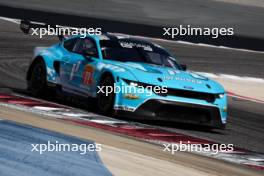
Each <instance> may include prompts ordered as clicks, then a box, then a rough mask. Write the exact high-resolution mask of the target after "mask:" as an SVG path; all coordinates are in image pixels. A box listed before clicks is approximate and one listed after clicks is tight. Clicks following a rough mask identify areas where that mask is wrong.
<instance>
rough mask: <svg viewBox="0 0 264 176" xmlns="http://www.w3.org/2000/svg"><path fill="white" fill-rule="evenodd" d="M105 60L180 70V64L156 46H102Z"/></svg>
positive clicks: (126, 44)
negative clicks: (147, 64) (140, 63)
mask: <svg viewBox="0 0 264 176" xmlns="http://www.w3.org/2000/svg"><path fill="white" fill-rule="evenodd" d="M101 48H102V54H103V58H104V59H106V60H115V61H120V62H142V63H149V64H155V65H160V66H164V67H171V68H175V69H179V66H178V63H177V62H176V60H175V59H174V58H172V57H171V56H170V55H169V53H168V52H167V51H165V50H164V49H162V48H159V47H156V46H148V45H144V44H135V43H133V45H131V43H129V44H128V43H125V45H124V44H122V45H116V44H113V45H109V44H107V45H105V44H101Z"/></svg>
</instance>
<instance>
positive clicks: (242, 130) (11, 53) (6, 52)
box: [0, 20, 264, 153]
mask: <svg viewBox="0 0 264 176" xmlns="http://www.w3.org/2000/svg"><path fill="white" fill-rule="evenodd" d="M56 41H57V38H56V37H45V38H43V39H39V38H38V37H36V36H34V37H33V36H28V35H25V34H23V33H22V32H20V30H19V28H18V25H17V24H14V23H11V22H7V21H4V20H0V48H1V53H0V87H1V89H0V90H1V92H10V91H17V90H25V88H26V82H25V72H26V70H27V67H28V64H29V60H30V58H31V57H32V51H33V48H34V47H35V46H49V45H51V44H53V43H54V42H56ZM159 42H160V41H159ZM161 44H162V45H163V46H168V47H169V48H170V49H171V50H172V51H173V52H175V54H176V55H177V56H179V60H180V61H181V62H184V63H187V64H188V65H189V68H190V69H193V70H196V71H204V72H216V73H218V72H219V73H230V74H235V75H241V76H254V77H264V75H263V72H261V68H263V61H262V59H263V56H264V54H261V53H254V52H244V51H233V50H224V49H217V48H211V47H201V46H192V45H182V44H171V43H166V42H162V43H161ZM190 51H192V52H190ZM203 58H205V59H203ZM249 58H250V59H249ZM245 62H247V63H245ZM226 63H230V64H226ZM249 63H250V64H249ZM204 65H207V66H204ZM209 65H210V66H209ZM237 65H239V68H238V66H237ZM234 68H237V69H234ZM88 110H89V109H88ZM151 124H152V125H155V126H159V127H160V128H165V129H167V130H170V131H174V132H181V133H184V134H189V135H193V136H197V137H200V138H205V139H210V140H213V141H217V142H221V143H232V144H234V145H235V146H238V147H242V148H245V149H249V150H253V151H258V152H262V153H264V151H263V149H264V143H263V141H264V137H263V133H264V126H263V124H264V109H263V104H260V103H253V102H250V101H245V100H239V99H232V98H230V101H229V120H228V125H227V129H226V130H225V131H222V130H212V131H208V130H202V129H201V128H199V127H191V126H188V125H184V126H182V125H179V124H172V125H171V124H166V123H164V124H159V125H157V124H155V123H152V122H151Z"/></svg>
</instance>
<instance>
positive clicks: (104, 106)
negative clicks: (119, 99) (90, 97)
mask: <svg viewBox="0 0 264 176" xmlns="http://www.w3.org/2000/svg"><path fill="white" fill-rule="evenodd" d="M114 83H115V81H114V79H113V77H112V76H110V75H107V76H105V77H104V78H103V79H102V80H101V81H100V87H103V89H102V90H104V91H103V92H102V91H99V92H97V107H98V110H99V112H100V113H102V114H107V115H111V114H112V113H113V110H114V102H115V93H114ZM107 87H112V88H107ZM110 89H111V90H112V91H111V92H107V90H110Z"/></svg>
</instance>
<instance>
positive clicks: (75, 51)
mask: <svg viewBox="0 0 264 176" xmlns="http://www.w3.org/2000/svg"><path fill="white" fill-rule="evenodd" d="M70 56H71V59H70V62H68V65H67V66H66V65H65V67H64V69H65V70H67V72H69V73H68V76H67V81H68V82H67V83H66V84H67V88H68V91H72V92H73V93H76V94H81V95H86V96H90V95H91V93H92V92H93V91H94V86H95V85H96V81H95V77H96V76H97V70H96V67H97V64H98V61H99V58H98V49H97V46H96V42H95V41H94V39H93V38H90V37H86V38H79V39H78V40H77V41H76V43H75V45H74V47H73V48H72V52H71V54H70Z"/></svg>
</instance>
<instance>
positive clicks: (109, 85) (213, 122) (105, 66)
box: [26, 34, 227, 128]
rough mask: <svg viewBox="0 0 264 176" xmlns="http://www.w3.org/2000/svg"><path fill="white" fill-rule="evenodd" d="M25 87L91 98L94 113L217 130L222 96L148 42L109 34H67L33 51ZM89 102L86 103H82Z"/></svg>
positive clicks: (224, 102) (222, 122) (223, 116)
mask: <svg viewBox="0 0 264 176" xmlns="http://www.w3.org/2000/svg"><path fill="white" fill-rule="evenodd" d="M26 79H27V82H28V89H29V90H30V92H32V94H34V95H43V94H44V93H45V92H46V90H47V88H50V87H53V88H56V89H57V91H61V92H65V93H70V94H75V95H78V96H82V97H92V98H95V99H96V104H97V107H98V110H99V112H102V113H105V114H109V113H112V112H114V113H115V114H118V115H122V116H129V117H131V116H132V117H133V118H139V119H150V120H169V121H177V122H189V123H194V124H202V125H206V126H210V127H215V128H222V127H224V126H225V124H226V119H227V95H226V93H225V90H224V89H223V87H222V86H221V85H220V84H218V83H217V82H215V81H212V80H210V79H208V78H206V77H204V76H201V75H198V74H196V73H194V72H189V71H186V66H184V65H180V64H178V63H177V61H176V59H175V58H173V57H172V56H171V55H170V54H169V53H168V52H167V51H166V50H165V49H163V48H162V47H161V46H159V45H156V44H154V43H151V42H148V41H144V40H141V39H138V38H131V37H128V36H119V35H114V34H104V35H91V36H87V37H86V38H82V37H81V36H73V37H69V38H67V39H63V40H61V41H60V42H59V43H57V44H55V45H53V46H51V47H48V48H44V47H37V48H35V52H34V57H33V60H32V62H31V64H30V67H29V69H28V72H27V78H26ZM87 101H89V99H87Z"/></svg>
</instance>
